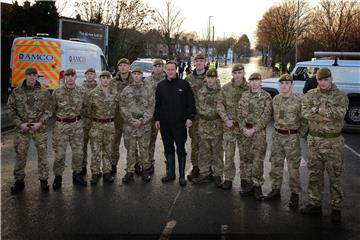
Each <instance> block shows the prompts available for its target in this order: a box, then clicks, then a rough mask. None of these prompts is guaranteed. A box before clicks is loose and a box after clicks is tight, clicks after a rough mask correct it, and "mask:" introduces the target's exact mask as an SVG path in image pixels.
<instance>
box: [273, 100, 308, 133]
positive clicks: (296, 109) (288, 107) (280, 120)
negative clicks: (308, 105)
mask: <svg viewBox="0 0 360 240" xmlns="http://www.w3.org/2000/svg"><path fill="white" fill-rule="evenodd" d="M272 107H273V114H274V127H275V128H279V129H299V128H300V125H301V98H300V97H298V96H296V95H295V94H293V93H292V94H291V95H290V96H289V97H284V96H282V95H281V94H279V95H276V96H275V97H274V99H273V102H272Z"/></svg>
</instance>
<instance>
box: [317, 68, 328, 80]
mask: <svg viewBox="0 0 360 240" xmlns="http://www.w3.org/2000/svg"><path fill="white" fill-rule="evenodd" d="M328 77H331V71H330V69H328V68H320V69H319V70H318V71H317V73H316V79H317V80H321V79H324V78H328Z"/></svg>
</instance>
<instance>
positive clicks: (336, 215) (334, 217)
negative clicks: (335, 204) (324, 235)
mask: <svg viewBox="0 0 360 240" xmlns="http://www.w3.org/2000/svg"><path fill="white" fill-rule="evenodd" d="M331 222H333V223H341V211H340V210H336V209H333V210H332V211H331Z"/></svg>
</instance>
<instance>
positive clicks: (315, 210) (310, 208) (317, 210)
mask: <svg viewBox="0 0 360 240" xmlns="http://www.w3.org/2000/svg"><path fill="white" fill-rule="evenodd" d="M300 213H302V214H307V215H310V214H311V215H321V214H322V209H321V206H316V205H313V204H310V203H309V204H307V205H306V206H305V207H304V208H301V209H300Z"/></svg>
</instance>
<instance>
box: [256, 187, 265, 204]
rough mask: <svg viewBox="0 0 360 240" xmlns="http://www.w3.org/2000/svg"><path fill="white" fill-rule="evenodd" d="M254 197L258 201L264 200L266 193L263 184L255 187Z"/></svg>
mask: <svg viewBox="0 0 360 240" xmlns="http://www.w3.org/2000/svg"><path fill="white" fill-rule="evenodd" d="M254 197H255V199H256V200H258V201H262V200H264V195H263V194H262V189H261V186H257V187H254Z"/></svg>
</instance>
